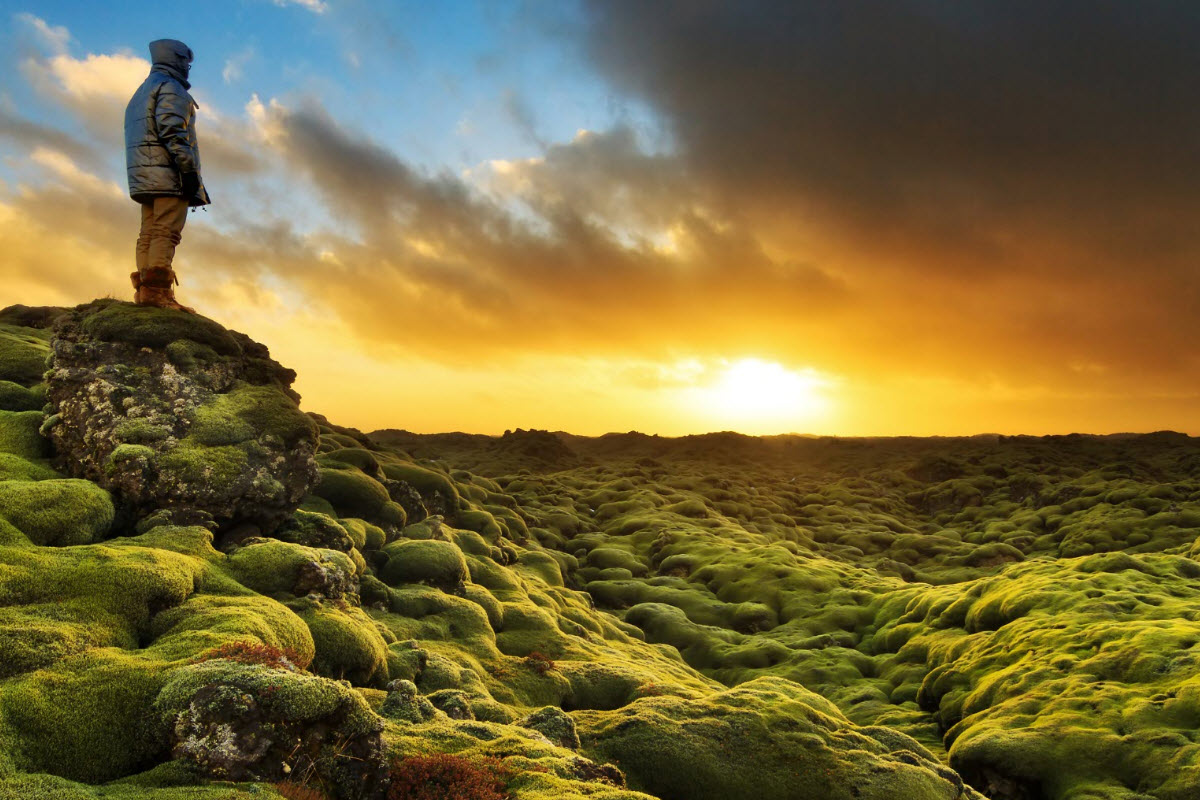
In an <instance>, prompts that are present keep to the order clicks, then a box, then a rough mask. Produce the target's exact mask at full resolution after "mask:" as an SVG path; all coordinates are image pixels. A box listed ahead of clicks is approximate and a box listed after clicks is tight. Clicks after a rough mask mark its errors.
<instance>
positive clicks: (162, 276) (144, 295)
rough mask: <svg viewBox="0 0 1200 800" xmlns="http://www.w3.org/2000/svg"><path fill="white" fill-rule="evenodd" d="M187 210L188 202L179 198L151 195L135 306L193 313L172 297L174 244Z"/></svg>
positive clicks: (180, 231)
mask: <svg viewBox="0 0 1200 800" xmlns="http://www.w3.org/2000/svg"><path fill="white" fill-rule="evenodd" d="M187 212H188V202H187V200H186V199H184V198H182V197H156V198H154V209H153V212H152V217H153V219H152V220H151V224H150V233H151V237H150V249H149V251H148V253H147V255H146V268H145V269H144V270H142V272H141V279H142V285H141V288H140V289H138V294H137V303H138V305H144V306H157V307H158V308H172V309H175V310H177V311H187V312H188V313H191V314H194V313H196V312H194V311H192V309H190V308H188V307H187V306H184V305H180V303H179V302H178V301H177V300H176V299H175V284H176V283H177V282H178V281H177V280H176V278H175V271H174V270H173V269H172V264H173V262H174V260H175V246H176V245H178V244H179V240H180V239H181V238H182V233H183V226H184V223H186V222H187Z"/></svg>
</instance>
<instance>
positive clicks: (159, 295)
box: [135, 267, 196, 314]
mask: <svg viewBox="0 0 1200 800" xmlns="http://www.w3.org/2000/svg"><path fill="white" fill-rule="evenodd" d="M141 278H142V285H141V286H140V287H138V290H137V295H136V300H135V302H136V303H137V304H138V305H139V306H154V307H155V308H170V309H174V310H175V311H185V312H187V313H188V314H195V313H196V311H195V309H192V308H188V307H187V306H185V305H182V304H180V303H179V301H178V300H176V299H175V284H177V283H179V279H178V278H176V277H175V272H174V270H172V269H171V268H170V267H149V268H147V269H146V271H145V272H143V273H142V274H141Z"/></svg>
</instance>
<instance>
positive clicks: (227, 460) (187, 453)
mask: <svg viewBox="0 0 1200 800" xmlns="http://www.w3.org/2000/svg"><path fill="white" fill-rule="evenodd" d="M159 463H160V466H161V468H162V469H163V470H164V471H168V470H169V471H170V472H171V473H172V475H173V476H174V477H175V480H176V482H177V483H179V484H181V485H184V486H186V485H197V486H203V485H204V484H206V483H211V484H213V485H215V486H218V487H225V486H229V485H230V484H233V483H235V482H236V481H237V480H238V479H240V478H241V477H242V476H243V475H244V474H245V473H246V468H247V464H248V463H249V460H248V458H247V456H246V451H245V450H243V449H241V448H239V447H237V446H236V445H224V446H217V447H206V446H203V445H200V444H198V443H195V442H191V441H188V440H184V441H182V442H180V443H179V445H178V446H177V447H174V448H172V449H170V450H167V451H166V452H164V453H163V454H162V455H161V456H160V460H159Z"/></svg>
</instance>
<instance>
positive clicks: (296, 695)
mask: <svg viewBox="0 0 1200 800" xmlns="http://www.w3.org/2000/svg"><path fill="white" fill-rule="evenodd" d="M155 705H156V709H157V710H158V712H159V714H160V718H161V720H162V723H163V724H164V726H165V727H166V728H167V737H168V740H169V741H170V744H171V756H172V758H175V759H179V760H181V761H184V762H187V763H189V764H191V765H192V766H193V767H194V768H195V769H196V770H197V771H198V772H200V773H201V774H203V775H205V776H207V777H209V778H213V779H216V780H233V781H282V780H284V779H285V778H288V777H290V776H298V777H305V776H307V778H309V779H313V778H315V779H316V782H320V783H323V784H324V785H325V786H327V787H328V788H330V789H331V790H332V792H333V794H334V796H335V797H337V798H339V800H374V799H375V798H381V797H383V796H384V794H385V793H386V791H387V780H386V775H387V767H386V763H385V757H384V756H385V753H384V745H383V740H382V738H381V736H380V732H381V730H382V728H383V723H382V720H380V718H379V717H377V716H375V715H374V714H372V713H371V711H370V709H369V708H368V707H367V704H366V702H365V701H364V700H363V699H362V697H360V696H359V695H358V694H357V693H355V692H354V691H353V690H351V689H350V688H349V687H348V686H344V685H342V684H340V683H336V682H334V681H328V680H324V679H322V678H316V677H312V676H309V675H303V674H298V673H295V672H292V671H289V670H286V669H271V668H267V667H264V666H259V665H249V664H239V663H234V662H230V661H227V660H224V659H221V660H216V661H210V662H206V663H203V664H198V665H195V666H192V667H188V668H186V669H183V670H180V671H179V672H177V673H175V675H174V676H173V677H172V679H171V680H170V681H169V682H168V683H167V685H166V686H165V687H164V688H163V690H162V692H161V694H160V695H159V697H158V699H157V701H156V703H155Z"/></svg>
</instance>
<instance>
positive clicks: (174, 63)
mask: <svg viewBox="0 0 1200 800" xmlns="http://www.w3.org/2000/svg"><path fill="white" fill-rule="evenodd" d="M150 59H151V61H152V62H153V64H154V66H153V67H151V69H150V76H149V77H147V78H146V80H145V81H143V82H142V85H141V86H139V87H138V90H137V91H136V92H134V93H133V99H131V100H130V101H129V105H128V106H126V108H125V171H126V173H127V175H128V177H129V196H130V197H132V198H133V199H134V200H137V201H138V202H139V203H140V202H144V201H146V200H149V199H150V198H153V197H161V196H164V195H170V196H174V197H181V196H183V182H182V180H181V179H180V174H181V173H184V172H194V173H196V176H197V177H199V176H200V148H199V146H198V145H197V144H196V125H195V123H196V101H195V100H193V99H192V96H191V95H190V94H188V89H189V88H191V84H190V83H188V80H187V75H188V70H189V68H190V67H191V64H192V50H191V48H190V47H188V46H187V45H186V44H184V43H183V42H177V41H175V40H174V39H159V40H158V41H154V42H151V43H150ZM208 202H209V199H208V192H207V191H206V190H205V188H204V182H203V179H201V181H200V188H199V189H198V190H197V191H196V193H195V194H194V195H193V196H191V197H189V198H188V204H189V205H193V206H203V205H207V204H208Z"/></svg>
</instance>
